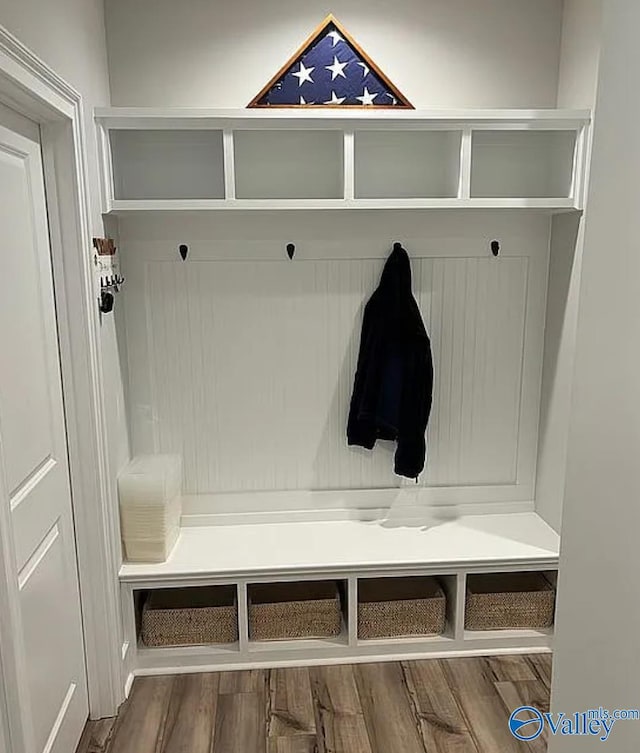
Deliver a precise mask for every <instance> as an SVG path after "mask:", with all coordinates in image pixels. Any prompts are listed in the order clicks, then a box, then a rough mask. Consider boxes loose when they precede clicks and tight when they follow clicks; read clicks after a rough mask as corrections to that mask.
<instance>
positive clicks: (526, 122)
mask: <svg viewBox="0 0 640 753" xmlns="http://www.w3.org/2000/svg"><path fill="white" fill-rule="evenodd" d="M96 123H97V128H98V142H99V146H100V152H101V164H102V173H103V194H104V196H103V210H104V212H105V213H106V214H112V215H114V216H115V222H117V223H119V226H120V227H119V231H120V230H121V231H122V232H121V236H120V239H119V246H120V248H121V253H122V259H121V261H122V263H123V265H124V270H125V275H126V276H127V280H128V281H127V286H126V288H125V294H124V299H125V300H124V303H125V304H126V305H125V306H124V310H125V320H126V325H125V326H126V333H127V349H126V350H127V354H128V355H127V361H128V378H129V399H130V402H131V405H130V406H129V412H130V422H131V427H132V446H133V451H134V452H135V453H140V452H174V451H181V452H183V454H184V460H185V498H184V516H183V528H182V532H181V534H180V538H179V540H178V544H177V546H176V548H175V550H174V552H173V553H172V555H171V556H170V558H169V559H168V560H167V562H165V563H162V564H157V565H151V564H148V565H146V564H133V563H125V564H124V565H123V566H122V569H121V571H120V580H121V589H122V600H123V602H122V603H123V609H124V613H125V615H126V622H125V637H124V646H123V658H124V659H125V664H126V666H127V667H128V671H129V672H130V673H131V674H140V673H151V674H152V673H162V672H171V671H175V672H180V671H185V670H187V671H189V670H190V671H199V670H205V669H216V668H227V669H229V668H232V667H238V668H239V667H257V666H282V665H287V664H301V663H329V662H341V661H364V660H373V659H379V660H382V659H391V658H402V657H410V656H412V657H418V656H455V655H468V654H471V655H473V654H489V653H502V652H522V651H549V650H550V649H551V646H552V639H553V630H552V629H548V630H499V631H491V632H472V631H467V630H465V628H464V604H465V587H466V578H467V575H468V574H470V573H479V572H484V573H499V572H519V571H542V572H547V573H550V572H551V573H553V572H554V571H555V570H556V569H557V566H558V550H559V536H558V533H556V531H555V530H553V529H552V528H551V527H550V525H548V524H547V523H546V522H545V520H544V519H543V517H542V516H541V515H542V512H541V510H539V508H538V499H537V497H536V494H537V489H536V485H537V482H538V481H539V476H540V468H539V467H538V470H536V463H537V459H538V453H539V448H540V447H546V446H547V445H545V444H543V443H545V442H546V443H547V444H548V446H549V447H551V448H555V449H553V457H554V458H560V460H558V462H563V461H562V459H561V458H562V453H561V452H560V451H558V450H557V447H562V441H563V439H562V431H563V429H562V428H560V429H558V427H553V430H554V431H555V432H556V433H555V434H554V435H553V436H551V439H549V436H548V435H547V434H546V433H545V432H546V431H547V429H548V425H547V424H545V423H544V421H545V420H546V419H545V410H546V408H545V404H546V402H545V401H548V399H549V395H550V394H551V393H552V390H553V384H554V381H553V370H554V369H555V361H554V357H553V354H554V353H555V352H556V349H557V347H559V346H558V344H557V343H556V341H555V339H554V338H555V337H556V334H554V333H556V332H557V331H560V329H561V328H559V322H555V324H554V321H555V320H554V319H553V317H557V315H558V313H557V312H558V311H560V310H561V307H560V306H555V308H554V307H551V308H549V309H548V310H547V309H546V308H545V306H546V299H547V293H549V295H550V296H551V297H552V299H553V300H554V301H555V300H556V299H557V300H562V299H566V296H567V295H568V293H567V291H565V290H564V288H563V286H562V277H561V276H559V277H558V279H557V280H554V279H552V278H551V276H550V275H549V258H550V254H552V253H555V254H560V261H559V262H558V263H560V264H561V265H562V264H568V265H570V263H571V262H570V260H571V258H572V242H573V241H572V240H571V239H572V238H574V237H575V228H576V227H577V225H576V223H577V222H579V219H580V212H581V210H582V209H583V200H584V190H585V174H586V159H587V151H588V129H589V125H590V113H589V112H588V111H573V110H571V111H569V110H491V111H489V110H461V111H441V112H438V111H402V112H392V111H388V110H387V111H376V110H370V111H365V110H358V111H354V112H345V111H340V110H333V109H330V110H326V111H318V110H290V111H287V110H273V111H265V110H180V109H178V110H174V109H141V108H111V109H98V110H97V111H96ZM359 209H365V210H370V211H369V213H368V214H367V215H366V217H367V223H366V228H364V230H366V232H364V231H362V232H364V234H363V237H362V238H361V237H360V233H361V229H360V227H359V226H358V222H357V220H358V218H359V217H360V216H361V215H355V214H348V213H347V214H341V215H340V217H341V219H345V220H346V222H344V223H341V224H339V223H336V217H335V215H333V216H332V222H330V223H328V226H326V227H325V226H323V225H322V224H321V218H323V217H325V215H324V214H313V212H314V211H315V210H359ZM193 210H216V211H218V210H247V211H246V212H245V213H244V214H238V213H234V212H232V213H228V214H224V213H223V214H217V215H215V219H214V217H213V215H211V216H209V215H207V213H206V211H199V212H198V216H197V218H196V217H195V216H194V214H193ZM253 210H295V211H294V212H290V213H289V214H287V213H286V211H285V212H284V213H283V214H281V213H277V214H274V213H273V212H271V213H268V212H265V213H262V214H261V213H259V212H253ZM298 210H307V211H306V212H302V211H298ZM371 210H405V211H404V212H400V213H395V214H394V213H393V212H388V213H386V214H385V215H384V219H383V218H382V217H381V216H380V215H378V213H376V212H373V211H371ZM406 210H458V211H457V212H448V211H447V212H437V211H433V212H427V213H425V212H422V213H420V212H407V211H406ZM469 210H474V211H469ZM475 210H483V211H475ZM506 210H520V211H516V212H512V211H506ZM560 213H563V215H564V216H562V217H547V216H544V215H549V214H560ZM387 220H389V227H387ZM565 221H566V222H565ZM334 224H335V225H337V226H336V227H333V225H334ZM392 228H393V229H392ZM391 233H393V234H394V235H393V236H391ZM396 233H399V234H400V237H402V238H403V239H406V241H407V246H408V248H410V252H411V253H412V258H413V260H414V288H415V292H416V295H417V299H418V302H419V305H420V306H421V308H422V310H423V312H424V315H425V320H426V323H427V326H428V329H429V331H430V332H431V334H432V343H433V348H434V358H435V361H436V363H437V364H438V368H439V371H438V373H437V375H436V376H437V379H438V380H439V382H438V383H439V385H441V388H440V389H439V391H438V393H437V394H436V404H435V411H434V416H433V420H432V425H433V426H432V429H430V431H432V430H433V435H432V436H431V437H430V441H431V445H430V453H431V457H430V463H429V468H428V471H427V474H426V475H427V477H428V478H427V480H426V483H425V484H424V485H423V486H421V487H420V490H419V491H418V487H416V490H415V491H412V492H411V493H409V490H407V489H404V490H403V489H399V488H398V486H397V483H396V482H395V481H394V480H393V479H392V480H391V481H389V478H390V473H391V472H390V459H389V457H388V456H387V455H384V453H380V452H379V453H377V454H376V456H375V457H372V458H367V459H366V461H364V460H362V459H361V458H358V456H357V455H348V454H346V453H347V451H346V449H345V448H343V447H339V446H338V444H339V443H340V442H343V441H344V440H343V428H344V427H343V423H344V421H343V417H344V415H346V406H347V400H348V394H347V390H348V386H349V385H348V383H349V381H350V379H351V374H352V373H353V368H354V363H353V356H354V353H353V350H354V348H353V345H352V344H351V340H350V333H351V331H352V330H353V329H354V327H356V328H357V321H358V312H359V310H360V308H359V307H360V306H361V303H362V301H363V300H364V299H365V298H366V295H367V293H368V291H370V290H371V289H372V286H373V285H374V281H375V279H376V278H377V275H378V274H379V265H380V263H381V261H382V259H383V258H384V255H385V254H386V253H387V250H388V244H390V242H391V241H392V240H394V239H395V238H396V237H397V236H396V235H395V234H396ZM494 233H495V235H494ZM343 234H344V237H343ZM378 235H379V236H381V238H378ZM387 235H388V237H387ZM382 236H384V238H382ZM494 237H495V238H499V239H500V242H501V250H500V256H499V258H494V257H493V256H492V254H491V250H490V241H491V239H492V238H494ZM290 239H292V240H299V241H300V243H299V249H298V250H297V252H296V263H295V264H290V262H289V260H288V258H287V256H286V254H285V252H284V249H285V244H286V242H287V241H288V240H290ZM183 242H184V243H193V248H191V246H190V247H189V248H190V250H189V260H188V263H186V264H184V263H183V262H182V259H181V258H180V256H179V255H178V250H177V249H178V245H179V244H182V243H183ZM556 261H558V260H556ZM309 291H312V292H313V295H310V294H309ZM556 309H557V311H556ZM549 312H551V313H550V314H549ZM545 316H551V317H552V319H551V323H552V325H554V326H551V327H547V328H545V321H546V322H547V324H548V321H549V320H548V319H547V320H545ZM303 333H304V334H303ZM274 338H275V339H274ZM272 340H273V342H272ZM568 340H569V338H565V340H563V344H562V347H563V348H564V349H565V350H566V351H567V353H568V355H567V356H566V358H571V355H570V352H571V344H570V343H569V341H568ZM238 342H241V347H239V346H238ZM315 343H322V344H323V347H322V348H320V349H319V348H317V347H316V346H315V345H314V344H315ZM276 350H277V353H278V355H277V358H276V357H274V356H273V354H274V353H275V352H276ZM563 352H564V351H563ZM549 354H550V355H549ZM256 355H257V356H258V357H259V359H260V368H259V369H256V368H255V362H254V358H255V357H256ZM545 359H548V360H545ZM543 364H545V367H548V373H546V375H545V379H546V382H545V384H543ZM258 371H259V372H260V373H259V374H258V373H257V372H258ZM239 380H241V381H242V380H244V381H242V384H243V385H244V386H243V388H242V389H243V390H244V394H245V395H247V396H248V397H247V400H246V401H245V402H246V404H245V403H242V404H241V405H238V404H237V403H235V402H234V400H235V398H236V392H237V390H238V384H239ZM301 384H303V385H305V389H306V392H304V393H303V392H302V391H301V388H300V385H301ZM185 385H186V389H185ZM273 385H278V386H279V387H278V390H275V388H273V389H272V386H273ZM281 392H282V394H285V393H286V394H287V395H288V396H289V402H288V403H287V405H285V406H284V407H283V404H282V403H281V401H280V393H281ZM541 393H542V398H541ZM332 396H333V397H332ZM252 401H253V402H252ZM332 401H333V402H332ZM330 404H331V405H333V407H334V409H335V413H336V415H337V416H338V418H335V416H334V417H333V418H331V414H330V412H329V411H330V407H329V406H330ZM541 406H542V408H541ZM301 423H304V426H305V431H304V432H302V433H300V431H299V429H300V427H299V424H301ZM539 425H540V429H541V432H540V437H539V434H538V427H539ZM265 427H266V428H265ZM270 427H276V428H277V431H276V438H275V439H274V436H273V434H272V433H270V431H271V429H270ZM267 429H269V431H267ZM325 435H326V436H325ZM247 437H250V439H251V441H252V442H253V443H254V444H252V445H251V447H253V448H254V450H253V452H252V462H251V463H250V464H249V465H246V464H243V463H241V462H240V456H244V455H245V454H246V452H245V450H246V442H247ZM296 437H297V439H296ZM558 437H559V439H558ZM341 438H342V439H341ZM554 442H555V444H554ZM256 443H257V444H256ZM270 443H271V444H270ZM323 443H325V444H323ZM325 445H326V446H325ZM256 446H257V447H259V448H260V450H259V451H257V452H256V451H255V448H256ZM176 448H179V449H177V450H176ZM327 448H329V449H327ZM323 453H324V454H323ZM361 461H362V462H361ZM388 466H389V467H388ZM547 466H548V462H547V463H546V465H544V468H543V470H542V473H543V474H546V475H545V478H546V479H547V480H548V479H549V478H551V482H549V483H551V484H552V485H553V484H555V485H556V486H558V488H559V486H560V484H561V481H562V474H561V473H556V470H557V469H556V468H555V467H553V468H551V469H549V468H548V467H547ZM536 474H538V477H537V475H536ZM240 482H242V483H240ZM549 483H547V484H546V488H548V487H549ZM405 497H406V498H407V499H408V500H409V501H408V504H405V503H402V502H401V501H402V499H404V498H405ZM545 504H546V503H545ZM550 504H555V501H553V502H552V503H550ZM545 514H546V516H547V518H549V517H551V518H555V515H551V516H549V514H548V510H546V512H545ZM438 516H441V517H440V518H439V517H438ZM412 575H416V576H419V575H434V576H437V577H438V578H439V579H440V580H441V583H442V585H443V586H444V587H445V591H446V593H447V599H448V607H447V627H446V630H445V632H444V634H443V635H441V636H433V637H422V638H421V637H412V638H389V639H379V640H374V641H362V640H360V639H358V636H357V594H358V583H359V581H360V579H362V578H370V577H390V578H393V577H404V576H412ZM327 579H331V580H336V581H339V582H340V583H341V584H342V586H343V588H342V591H343V594H344V604H343V607H344V626H343V631H342V634H341V635H339V636H338V637H336V638H332V639H328V640H296V641H276V642H266V643H265V642H254V641H252V640H251V639H250V636H249V627H248V625H249V619H248V597H247V594H248V587H249V586H250V585H251V584H253V583H264V582H276V581H300V580H327ZM225 584H232V585H234V586H235V588H236V589H237V604H238V625H239V639H238V641H237V642H236V643H234V644H230V645H223V646H212V645H206V646H205V645H203V646H189V647H168V648H146V647H145V646H143V645H141V644H140V645H139V643H138V626H137V619H136V607H135V605H136V604H137V603H138V604H139V602H140V598H139V597H141V596H142V595H143V593H144V592H146V591H149V590H153V589H161V588H193V587H198V586H214V585H225Z"/></svg>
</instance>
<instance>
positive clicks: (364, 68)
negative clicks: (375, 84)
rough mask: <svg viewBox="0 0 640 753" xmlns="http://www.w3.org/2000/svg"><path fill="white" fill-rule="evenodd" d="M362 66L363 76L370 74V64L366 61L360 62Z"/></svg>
mask: <svg viewBox="0 0 640 753" xmlns="http://www.w3.org/2000/svg"><path fill="white" fill-rule="evenodd" d="M358 65H359V66H361V67H362V78H364V77H365V76H368V75H369V66H368V65H367V64H366V63H358Z"/></svg>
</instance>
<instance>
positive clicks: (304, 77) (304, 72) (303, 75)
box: [291, 61, 314, 86]
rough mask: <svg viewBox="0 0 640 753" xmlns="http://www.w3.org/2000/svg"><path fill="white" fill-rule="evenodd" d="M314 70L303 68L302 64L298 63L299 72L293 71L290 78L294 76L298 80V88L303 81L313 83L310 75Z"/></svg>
mask: <svg viewBox="0 0 640 753" xmlns="http://www.w3.org/2000/svg"><path fill="white" fill-rule="evenodd" d="M313 70H314V67H313V66H311V68H305V67H304V63H303V62H302V61H300V70H299V71H295V72H294V73H292V74H291V75H292V76H295V77H296V78H297V79H298V86H302V84H304V82H305V81H309V82H310V83H313V79H312V78H311V73H312V71H313Z"/></svg>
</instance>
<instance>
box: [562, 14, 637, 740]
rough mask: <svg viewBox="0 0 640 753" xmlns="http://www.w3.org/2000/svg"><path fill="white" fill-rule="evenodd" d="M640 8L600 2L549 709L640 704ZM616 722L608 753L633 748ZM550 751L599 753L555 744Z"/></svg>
mask: <svg viewBox="0 0 640 753" xmlns="http://www.w3.org/2000/svg"><path fill="white" fill-rule="evenodd" d="M639 28H640V3H638V2H637V0H608V2H606V3H605V4H604V30H603V46H602V54H601V60H600V81H599V92H598V102H597V119H596V126H595V134H594V142H593V162H592V170H591V188H590V196H589V214H588V217H587V221H586V228H585V246H584V259H583V269H582V284H581V299H580V311H579V320H578V343H577V360H576V370H575V373H576V377H575V385H574V401H573V407H572V422H571V432H570V441H569V453H568V469H567V486H566V497H565V509H564V520H563V539H562V550H561V562H560V581H559V599H558V619H557V641H556V651H555V671H554V684H553V702H552V705H553V708H554V710H556V711H565V712H573V711H581V710H583V709H587V708H594V707H598V706H600V705H602V706H603V707H608V708H610V709H615V708H634V707H637V706H638V705H639V704H638V698H640V651H639V649H638V636H639V635H640V598H639V594H638V572H639V571H640V548H639V547H638V531H640V504H639V500H640V474H639V473H638V458H639V457H640V379H639V377H638V375H639V374H640V349H639V348H638V332H639V325H640V254H638V236H639V235H640V219H639V214H638V206H640V183H639V182H638V165H639V164H640V143H639V142H638V138H637V123H638V121H639V120H640V94H639V93H638V90H637V87H633V86H630V83H629V82H630V78H629V76H630V71H634V70H638V68H639V67H640V47H639V46H638V29H639ZM639 739H640V722H632V721H627V722H618V723H617V724H616V726H615V727H614V729H613V732H612V735H611V737H610V739H609V741H608V743H607V744H606V749H607V751H609V753H629V751H632V750H636V749H637V747H638V740H639ZM549 750H550V753H559V752H560V751H562V752H563V753H564V752H565V751H566V752H567V753H569V752H573V751H575V752H576V753H578V752H579V753H585V752H586V751H590V750H594V751H595V750H602V743H601V742H599V741H598V740H597V739H588V738H585V737H580V738H575V737H574V738H571V737H565V738H558V739H553V740H552V741H551V745H550V748H549Z"/></svg>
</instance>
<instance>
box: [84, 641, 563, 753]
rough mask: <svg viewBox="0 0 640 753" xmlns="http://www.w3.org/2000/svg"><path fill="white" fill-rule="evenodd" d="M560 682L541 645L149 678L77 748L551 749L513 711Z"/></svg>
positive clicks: (190, 751) (237, 752) (177, 752)
mask: <svg viewBox="0 0 640 753" xmlns="http://www.w3.org/2000/svg"><path fill="white" fill-rule="evenodd" d="M550 681H551V656H549V655H542V654H539V655H532V656H501V657H491V658H477V659H476V658H465V659H449V660H438V659H429V660H425V661H407V662H389V663H382V664H354V665H340V666H328V667H308V668H307V667H305V668H287V669H265V670H248V671H244V672H220V673H215V674H190V675H172V676H162V677H139V678H137V679H136V681H135V682H134V684H133V688H132V691H131V695H130V697H129V699H128V700H127V701H126V703H124V704H123V706H122V708H121V709H120V713H119V714H118V717H117V719H113V720H104V721H101V722H91V723H89V724H88V725H87V728H86V730H85V733H84V735H83V738H82V740H81V742H80V747H79V748H78V753H544V751H545V750H546V741H545V740H544V739H542V738H540V739H538V740H536V741H535V742H533V743H528V744H527V743H520V742H517V741H516V740H515V739H514V738H513V737H512V736H511V734H510V733H509V730H508V727H507V720H508V718H509V715H510V713H511V711H513V709H514V708H516V707H517V706H520V705H522V704H525V703H526V704H531V705H534V706H536V707H538V708H539V709H540V710H541V711H546V710H548V706H549V684H550Z"/></svg>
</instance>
